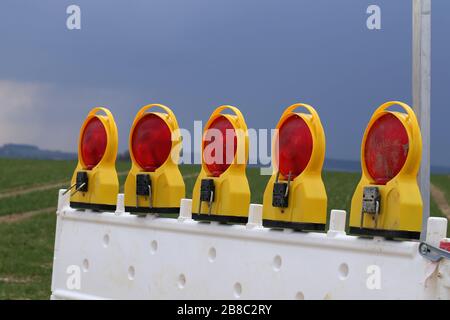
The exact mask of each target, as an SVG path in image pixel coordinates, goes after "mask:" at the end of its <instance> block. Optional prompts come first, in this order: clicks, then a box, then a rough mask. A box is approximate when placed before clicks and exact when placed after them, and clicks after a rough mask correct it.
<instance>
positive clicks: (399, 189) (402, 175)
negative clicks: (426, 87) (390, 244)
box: [350, 101, 422, 239]
mask: <svg viewBox="0 0 450 320" xmlns="http://www.w3.org/2000/svg"><path fill="white" fill-rule="evenodd" d="M392 106H400V107H401V108H402V109H403V110H404V112H398V111H388V110H387V109H389V108H391V107H392ZM421 158H422V137H421V133H420V128H419V124H418V122H417V118H416V115H415V114H414V111H413V110H412V109H411V108H410V107H409V106H408V105H407V104H405V103H402V102H398V101H391V102H387V103H385V104H383V105H382V106H380V107H379V108H378V109H377V110H376V111H375V113H374V114H373V116H372V118H371V120H370V122H369V125H368V126H367V129H366V131H365V133H364V138H363V141H362V147H361V165H362V178H361V181H360V182H359V184H358V186H357V188H356V191H355V193H354V195H353V199H352V207H351V212H350V233H352V234H356V235H369V236H383V237H387V238H402V239H419V237H420V232H421V229H422V197H421V194H420V190H419V186H418V183H417V175H418V172H419V168H420V161H421Z"/></svg>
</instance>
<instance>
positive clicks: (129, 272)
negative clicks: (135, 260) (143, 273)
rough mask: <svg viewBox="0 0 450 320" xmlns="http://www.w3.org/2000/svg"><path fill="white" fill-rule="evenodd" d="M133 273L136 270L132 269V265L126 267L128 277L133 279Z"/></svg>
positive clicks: (134, 273)
mask: <svg viewBox="0 0 450 320" xmlns="http://www.w3.org/2000/svg"><path fill="white" fill-rule="evenodd" d="M135 275H136V270H135V269H134V267H133V266H130V267H129V268H128V279H130V280H134V277H135Z"/></svg>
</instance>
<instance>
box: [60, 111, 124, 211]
mask: <svg viewBox="0 0 450 320" xmlns="http://www.w3.org/2000/svg"><path fill="white" fill-rule="evenodd" d="M117 148H118V134H117V126H116V123H115V121H114V117H113V115H112V114H111V112H110V111H109V110H108V109H106V108H94V109H92V110H91V112H89V114H88V116H87V118H86V120H85V122H84V124H83V126H82V127H81V130H80V138H79V143H78V165H77V168H76V169H75V173H74V175H73V178H72V183H71V187H70V188H69V189H68V190H67V191H66V192H71V190H74V191H73V192H72V194H71V196H70V206H71V207H72V208H76V209H91V210H98V211H115V210H116V204H117V194H118V193H119V179H118V177H117V171H116V166H115V163H116V158H117Z"/></svg>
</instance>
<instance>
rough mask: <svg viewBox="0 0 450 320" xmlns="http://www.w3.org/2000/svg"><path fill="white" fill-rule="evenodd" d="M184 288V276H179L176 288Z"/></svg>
mask: <svg viewBox="0 0 450 320" xmlns="http://www.w3.org/2000/svg"><path fill="white" fill-rule="evenodd" d="M185 286H186V276H185V275H184V274H180V275H179V276H178V288H180V289H183V288H184V287H185Z"/></svg>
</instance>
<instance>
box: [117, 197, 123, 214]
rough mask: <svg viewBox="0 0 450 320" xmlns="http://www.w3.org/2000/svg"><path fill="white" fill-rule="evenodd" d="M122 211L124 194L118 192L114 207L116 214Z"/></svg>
mask: <svg viewBox="0 0 450 320" xmlns="http://www.w3.org/2000/svg"><path fill="white" fill-rule="evenodd" d="M122 213H125V202H124V196H123V194H122V193H119V194H118V195H117V207H116V214H117V215H120V214H122Z"/></svg>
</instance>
